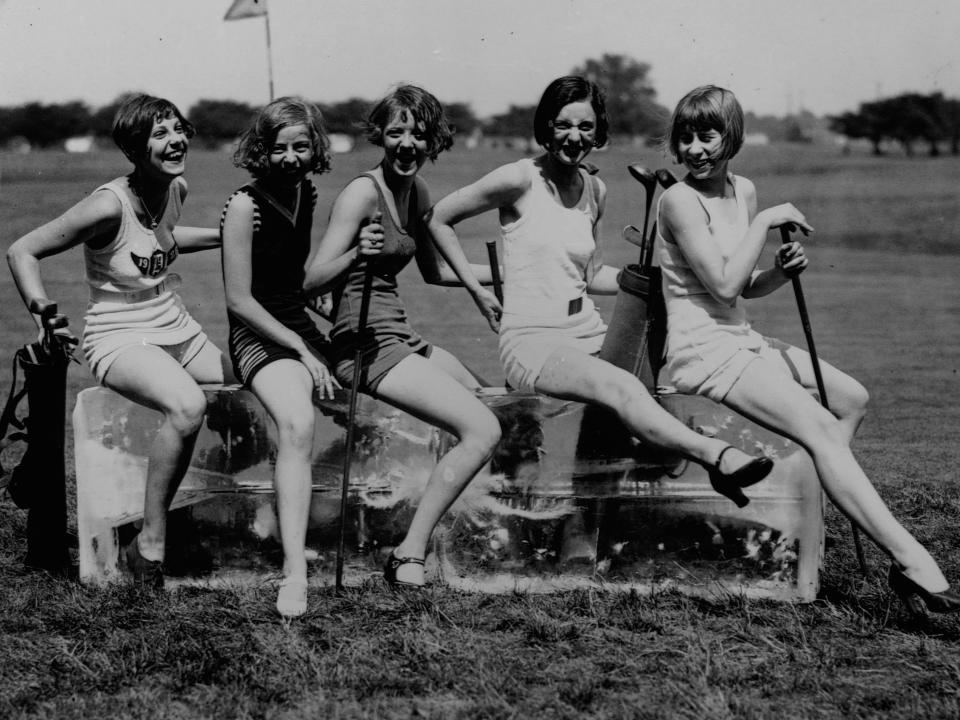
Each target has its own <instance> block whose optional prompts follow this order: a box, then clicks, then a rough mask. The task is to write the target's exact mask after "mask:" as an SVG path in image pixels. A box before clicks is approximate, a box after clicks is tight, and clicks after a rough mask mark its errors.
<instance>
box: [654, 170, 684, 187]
mask: <svg viewBox="0 0 960 720" xmlns="http://www.w3.org/2000/svg"><path fill="white" fill-rule="evenodd" d="M655 175H656V177H657V182H658V183H660V187H662V188H663V189H664V190H666V189H667V188H668V187H670V186H671V185H676V184H677V182H679V181H678V180H677V176H676V175H674V174H673V173H672V172H670V171H669V170H667V169H666V168H660V169H659V170H657V172H656V173H655Z"/></svg>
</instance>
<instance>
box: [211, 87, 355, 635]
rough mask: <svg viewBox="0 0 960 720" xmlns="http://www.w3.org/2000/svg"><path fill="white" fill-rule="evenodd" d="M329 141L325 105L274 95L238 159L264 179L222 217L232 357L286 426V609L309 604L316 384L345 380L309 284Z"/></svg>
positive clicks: (282, 450) (281, 508)
mask: <svg viewBox="0 0 960 720" xmlns="http://www.w3.org/2000/svg"><path fill="white" fill-rule="evenodd" d="M328 147H329V142H328V141H327V136H326V133H325V132H324V129H323V124H322V119H321V116H320V111H319V110H318V109H317V108H316V107H314V106H313V105H311V104H309V103H307V102H305V101H303V100H302V99H300V98H296V97H283V98H280V99H278V100H274V101H273V102H272V103H270V104H269V105H267V106H266V107H265V108H264V109H263V110H261V111H260V113H259V115H258V116H257V118H256V119H255V120H254V121H253V123H252V124H251V126H250V128H249V129H247V131H246V132H245V133H244V134H243V136H242V137H241V139H240V145H239V147H238V149H237V152H236V154H235V155H234V164H236V165H237V166H238V167H243V168H246V169H247V170H249V171H250V173H251V175H253V178H254V179H253V181H252V182H250V183H248V184H247V185H244V186H243V187H242V188H240V189H239V190H237V191H236V192H235V193H234V194H233V195H231V196H230V199H229V200H227V205H226V207H225V208H224V211H223V217H222V218H221V222H220V229H221V233H222V236H223V278H224V286H225V288H226V299H227V316H228V319H229V323H230V340H229V342H230V358H231V360H232V361H233V366H234V372H235V373H236V374H237V377H238V378H240V381H241V382H242V383H243V384H244V385H246V386H247V387H249V388H250V389H251V390H252V391H253V393H254V394H255V395H256V396H257V398H259V400H260V402H262V403H263V406H264V408H266V410H267V412H268V413H270V416H271V417H272V418H273V420H274V422H275V423H276V425H277V459H276V466H275V470H274V472H275V477H274V484H275V486H276V492H277V514H278V516H279V523H280V540H281V544H282V546H283V557H284V561H283V580H282V581H281V582H280V586H279V589H278V592H277V611H278V612H279V613H280V614H281V615H282V616H284V617H296V616H299V615H303V613H305V612H306V611H307V561H306V555H305V543H306V537H307V524H308V520H309V512H310V494H311V486H312V475H311V467H310V461H311V458H312V451H313V422H314V409H313V402H312V398H313V394H314V393H313V391H314V390H315V389H316V390H317V391H318V393H319V396H320V397H321V398H322V397H325V396H328V397H333V388H334V386H336V385H338V383H337V382H336V380H334V379H333V377H332V376H331V374H330V372H329V371H328V369H327V363H326V359H325V358H324V353H326V352H328V351H329V347H328V346H327V339H326V337H325V336H324V335H323V333H321V332H320V330H319V329H317V327H316V325H314V323H313V321H312V320H311V319H310V317H309V316H308V314H307V309H306V295H305V294H304V292H303V290H302V288H303V279H304V272H305V266H306V263H307V258H308V256H309V253H310V249H311V228H312V226H313V211H314V207H315V206H316V200H317V191H316V188H314V186H313V183H311V182H310V180H309V179H308V178H307V176H308V175H309V174H310V173H322V172H326V171H327V170H329V169H330V155H329V153H328V152H327V148H328Z"/></svg>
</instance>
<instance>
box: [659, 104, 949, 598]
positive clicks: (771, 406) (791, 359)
mask: <svg viewBox="0 0 960 720" xmlns="http://www.w3.org/2000/svg"><path fill="white" fill-rule="evenodd" d="M742 142H743V112H742V110H741V108H740V104H739V103H738V102H737V99H736V98H735V97H734V95H733V93H731V92H730V91H729V90H724V89H722V88H718V87H714V86H705V87H700V88H697V89H695V90H693V91H691V92H690V93H688V94H687V95H686V96H685V97H684V98H683V99H682V100H681V101H680V103H679V104H678V105H677V108H676V110H674V113H673V117H672V119H671V122H670V134H669V148H670V152H671V153H672V154H673V155H674V157H675V158H676V159H677V161H678V162H680V163H683V165H684V167H685V168H686V170H687V175H686V177H685V178H684V180H683V182H680V183H678V184H677V185H675V186H674V187H672V188H670V189H669V190H667V191H666V192H665V193H664V194H663V195H662V196H661V198H660V206H659V211H658V215H659V222H658V227H659V228H660V235H659V237H658V246H659V248H660V250H659V252H660V266H661V268H662V272H663V291H664V296H665V299H666V305H667V361H666V365H665V366H664V368H663V370H662V372H661V378H662V379H663V380H664V381H665V382H667V383H669V384H672V385H673V386H674V387H676V389H678V390H680V391H682V392H688V393H698V394H701V395H706V396H707V397H710V398H712V399H714V400H716V401H717V402H722V403H725V404H727V405H729V406H730V407H732V408H734V409H735V410H737V411H738V412H740V413H742V414H744V415H746V416H747V417H749V418H752V419H754V420H756V421H757V422H759V423H761V424H763V425H766V426H767V427H771V428H773V429H775V430H777V431H779V432H781V433H783V434H784V435H786V436H787V437H790V438H791V439H793V440H794V441H796V442H797V443H799V444H801V445H802V446H803V447H804V448H806V449H807V451H808V452H809V453H810V455H811V457H812V458H813V461H814V464H815V466H816V469H817V472H818V474H819V476H820V482H821V483H822V485H823V488H824V490H826V492H827V494H828V495H829V496H830V498H831V499H832V500H833V502H834V503H836V505H837V507H839V508H840V509H841V510H842V511H843V512H844V513H846V514H847V515H848V516H849V517H850V518H851V520H853V521H854V522H855V523H856V524H857V525H858V526H859V527H861V528H863V530H864V532H866V533H867V534H868V535H869V536H870V537H871V538H872V539H873V540H874V542H876V543H877V544H878V545H879V546H880V548H882V549H883V550H884V551H885V552H886V553H887V554H888V555H890V557H891V558H892V560H893V563H892V565H891V567H890V584H891V587H892V588H893V590H894V591H895V592H896V593H897V595H899V596H900V597H901V598H902V599H903V601H904V602H905V603H906V604H907V605H908V606H909V607H910V609H911V610H913V611H915V612H916V611H920V610H922V606H923V605H926V607H927V608H929V609H930V610H933V611H935V612H954V611H957V610H960V594H957V593H955V592H953V591H952V590H950V589H949V586H948V583H947V580H946V578H944V576H943V573H942V572H941V571H940V568H939V567H937V564H936V562H934V560H933V558H932V557H931V556H930V554H929V553H928V552H927V551H926V549H924V547H923V546H922V545H921V544H920V543H919V542H917V540H916V539H915V538H913V536H911V535H910V533H909V532H907V530H906V529H904V527H903V526H902V525H900V523H899V522H897V520H896V519H895V518H894V517H893V515H892V514H891V513H890V511H889V509H888V508H887V506H886V505H885V504H884V502H883V500H882V499H881V498H880V496H879V495H878V494H877V492H876V490H875V489H874V487H873V485H872V484H871V483H870V481H869V479H867V477H866V475H865V474H864V472H863V470H862V469H861V468H860V466H859V465H858V464H857V461H856V460H855V459H854V457H853V454H852V453H851V452H850V447H849V445H850V441H851V440H852V439H853V436H854V433H855V432H856V430H857V427H858V426H859V425H860V422H861V420H863V417H864V414H865V412H866V405H867V392H866V390H864V388H863V387H862V386H861V385H860V384H859V383H858V382H857V381H856V380H854V379H853V378H851V377H849V376H848V375H845V374H844V373H842V372H840V371H839V370H837V369H836V368H834V367H832V366H830V365H828V364H827V363H823V362H821V368H822V373H823V379H824V383H825V389H826V392H827V396H828V397H829V398H830V408H831V410H830V411H828V410H826V409H825V408H824V407H823V406H822V405H820V404H819V403H818V402H817V401H816V400H815V399H814V398H813V397H812V396H811V394H810V392H809V389H811V388H813V387H815V377H814V372H813V366H812V363H811V360H810V356H809V355H808V354H807V353H806V352H804V351H803V350H801V349H799V348H795V347H792V346H790V345H787V344H786V343H782V342H780V341H777V340H771V339H767V338H764V337H761V336H760V335H759V334H758V333H756V332H755V331H754V330H753V329H752V328H751V327H750V324H749V322H748V321H747V319H746V315H745V313H744V311H743V309H742V307H741V306H740V304H739V301H738V298H739V297H740V296H742V297H744V298H753V297H760V296H763V295H767V294H769V293H771V292H773V291H774V290H776V289H777V288H779V287H780V286H782V285H783V284H784V283H786V282H788V281H789V279H790V277H791V276H792V275H794V274H796V273H799V272H802V271H803V270H804V269H805V268H806V267H807V262H808V261H807V258H806V255H805V253H804V250H803V247H802V245H801V244H800V243H799V242H791V243H787V244H784V245H783V246H782V247H781V248H780V249H779V251H778V253H777V255H776V258H775V262H774V265H773V267H770V268H767V269H765V270H758V269H757V267H756V266H757V262H758V260H759V258H760V253H761V251H762V250H763V246H764V243H765V241H766V238H767V232H768V231H769V230H771V229H774V228H779V227H782V226H785V225H787V226H792V227H793V228H797V229H799V230H801V231H802V232H803V233H805V234H807V233H810V232H812V230H813V229H812V228H811V227H810V225H809V224H808V223H807V220H806V218H805V217H804V215H803V213H801V212H800V211H799V210H798V209H797V208H795V207H794V206H793V205H790V204H785V205H777V206H775V207H771V208H766V209H764V210H761V211H759V212H758V211H757V197H756V190H755V189H754V186H753V184H752V183H751V182H750V181H749V180H747V179H746V178H745V177H741V176H739V175H734V174H732V173H731V172H730V171H729V163H730V161H731V159H732V158H733V157H734V156H735V155H736V154H737V152H738V151H739V149H740V146H741V145H742Z"/></svg>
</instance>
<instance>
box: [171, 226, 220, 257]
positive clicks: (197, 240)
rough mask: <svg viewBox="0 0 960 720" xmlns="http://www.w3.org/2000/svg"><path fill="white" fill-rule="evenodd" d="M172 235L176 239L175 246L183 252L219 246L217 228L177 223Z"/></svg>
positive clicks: (218, 231)
mask: <svg viewBox="0 0 960 720" xmlns="http://www.w3.org/2000/svg"><path fill="white" fill-rule="evenodd" d="M173 236H174V237H175V238H176V239H177V247H178V248H180V252H183V253H191V252H197V251H198V250H210V249H212V248H218V247H220V230H218V229H217V228H202V227H189V226H185V225H177V227H175V228H174V229H173Z"/></svg>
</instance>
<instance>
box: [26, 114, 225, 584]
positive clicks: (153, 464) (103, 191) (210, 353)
mask: <svg viewBox="0 0 960 720" xmlns="http://www.w3.org/2000/svg"><path fill="white" fill-rule="evenodd" d="M192 136H193V126H192V125H191V124H190V123H189V122H188V121H187V119H186V118H185V117H184V116H183V115H182V114H181V113H180V111H179V110H178V109H177V107H176V106H175V105H174V104H173V103H171V102H169V101H168V100H164V99H162V98H156V97H152V96H149V95H134V96H132V97H130V98H129V99H128V100H127V101H126V102H124V103H123V104H122V105H121V106H120V108H119V109H118V110H117V115H116V118H115V120H114V125H113V138H114V141H115V142H116V144H117V146H118V147H119V148H120V149H121V151H123V154H124V155H125V156H126V157H127V159H128V160H130V162H132V163H133V171H132V172H131V173H130V174H128V175H125V176H122V177H118V178H115V179H114V180H111V181H110V182H108V183H106V184H104V185H102V186H100V187H99V188H97V189H96V190H95V191H94V192H93V193H92V194H91V195H89V196H88V197H86V198H84V199H83V200H81V201H80V202H79V203H77V204H76V205H74V206H73V207H72V208H70V209H69V210H67V211H66V212H64V213H63V214H62V215H61V216H60V217H58V218H56V219H55V220H52V221H51V222H49V223H47V224H46V225H43V226H41V227H39V228H37V229H35V230H33V231H31V232H29V233H27V234H26V235H24V236H23V237H22V238H20V239H19V240H17V241H16V242H15V243H13V245H11V246H10V249H9V251H8V252H7V260H8V262H9V263H10V269H11V271H12V272H13V277H14V280H15V281H16V283H17V287H18V288H19V290H20V295H21V296H22V297H23V301H24V303H26V305H27V307H28V308H29V309H30V311H31V312H34V313H35V312H37V308H38V307H40V306H41V305H43V304H44V303H46V302H48V301H47V299H46V298H47V292H46V289H45V287H44V285H43V281H42V279H41V276H40V259H41V258H44V257H47V256H49V255H55V254H57V253H60V252H64V251H65V250H67V249H69V248H72V247H75V246H77V245H82V246H83V255H84V261H85V265H86V275H87V283H88V285H89V288H90V304H89V305H88V307H87V315H86V317H85V321H86V324H85V327H84V331H83V339H82V348H83V353H84V356H85V357H86V360H87V364H88V365H89V366H90V370H91V371H92V372H93V375H94V377H95V378H96V379H97V381H98V382H100V383H101V384H102V385H105V386H106V387H108V388H111V389H113V390H116V391H117V392H119V393H120V394H121V395H124V396H125V397H128V398H130V399H132V400H134V401H135V402H138V403H140V404H142V405H146V406H148V407H151V408H154V409H155V410H159V411H160V412H161V413H162V414H163V423H162V424H161V426H160V429H159V430H158V432H157V435H156V439H155V441H154V443H153V446H152V448H151V451H150V457H149V464H148V467H147V489H146V496H145V498H144V512H143V528H142V530H141V531H140V534H139V535H138V536H137V537H135V538H134V539H133V541H132V542H131V543H130V545H128V546H127V548H126V551H125V555H126V559H127V565H128V568H129V569H130V570H131V572H132V574H133V577H134V580H135V581H136V582H138V583H141V584H147V585H150V586H152V587H161V586H162V585H163V559H164V544H165V540H166V513H167V509H168V507H169V505H170V502H171V501H172V500H173V496H174V493H175V492H176V490H177V486H178V485H179V483H180V481H181V480H182V479H183V475H184V473H185V472H186V469H187V466H188V464H189V459H190V454H191V452H192V451H193V444H194V442H195V440H196V433H197V431H198V430H199V428H200V424H201V422H202V420H203V415H204V412H205V411H206V399H205V396H204V394H203V392H202V391H201V390H200V387H199V385H198V383H216V382H222V381H223V368H222V364H221V353H220V351H219V350H218V349H217V348H216V347H215V346H214V345H213V344H212V343H211V342H210V341H209V340H207V336H206V335H205V334H204V333H203V331H202V330H201V329H200V326H199V325H198V324H197V322H196V321H195V320H194V319H193V318H192V317H190V315H189V313H187V311H186V310H185V309H184V306H183V302H182V301H181V300H180V297H179V295H178V294H177V292H176V289H177V287H179V284H180V277H179V276H178V275H177V274H176V273H171V272H170V271H169V270H170V265H171V264H172V263H173V262H174V261H176V259H177V258H178V256H179V254H180V253H182V252H192V251H195V250H202V249H205V248H211V247H216V246H218V245H219V234H218V233H217V231H216V230H215V229H213V228H190V227H183V226H179V225H177V221H178V220H179V218H180V211H181V207H182V204H183V201H184V199H185V198H186V196H187V184H186V182H185V181H184V180H183V177H182V175H183V173H184V171H185V169H186V158H187V149H188V146H189V139H190V137H192Z"/></svg>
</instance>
